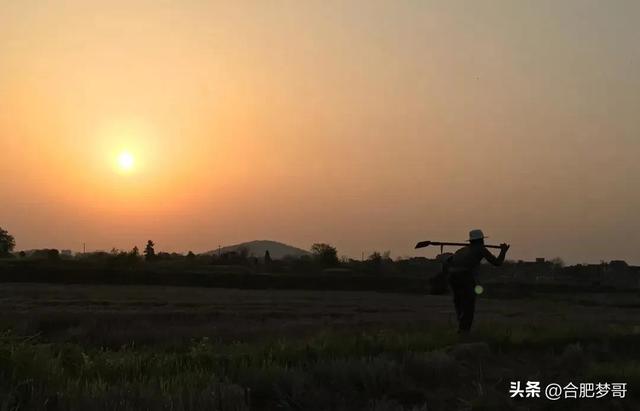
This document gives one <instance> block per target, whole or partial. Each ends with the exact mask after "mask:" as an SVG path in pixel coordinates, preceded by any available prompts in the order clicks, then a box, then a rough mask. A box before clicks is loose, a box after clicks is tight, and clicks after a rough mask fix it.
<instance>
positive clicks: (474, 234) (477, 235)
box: [469, 230, 488, 241]
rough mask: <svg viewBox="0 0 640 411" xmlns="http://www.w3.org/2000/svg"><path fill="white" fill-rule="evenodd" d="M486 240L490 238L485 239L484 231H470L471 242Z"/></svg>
mask: <svg viewBox="0 0 640 411" xmlns="http://www.w3.org/2000/svg"><path fill="white" fill-rule="evenodd" d="M484 238H488V237H485V235H484V233H483V232H482V230H471V231H469V241H475V240H482V239H484Z"/></svg>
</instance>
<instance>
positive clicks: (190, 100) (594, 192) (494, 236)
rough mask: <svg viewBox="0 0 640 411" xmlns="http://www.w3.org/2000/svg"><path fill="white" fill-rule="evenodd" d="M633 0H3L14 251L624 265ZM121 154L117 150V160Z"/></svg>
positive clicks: (634, 246)
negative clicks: (443, 251) (255, 246)
mask: <svg viewBox="0 0 640 411" xmlns="http://www.w3.org/2000/svg"><path fill="white" fill-rule="evenodd" d="M638 16H640V2H638V1H635V0H628V1H624V0H612V1H608V2H604V1H598V0H563V1H557V0H539V1H513V0H504V1H502V0H487V1H482V2H478V1H470V0H469V1H450V0H447V1H445V0H442V1H428V0H424V1H403V0H393V1H391V0H389V1H377V0H367V1H356V0H353V1H331V0H328V1H327V0H325V1H313V0H309V1H303V2H300V1H295V0H292V1H279V0H274V1H268V2H267V1H200V0H183V1H166V0H153V1H151V0H149V1H141V0H126V1H124V0H110V1H99V0H96V1H86V0H60V1H53V0H52V1H43V0H38V1H36V0H21V1H13V0H0V153H1V154H0V156H1V160H0V175H1V176H2V177H1V178H0V227H3V228H5V229H7V230H8V231H9V232H10V233H12V234H13V235H14V236H15V238H16V242H17V249H33V248H47V247H48V248H59V249H72V250H81V248H82V244H83V243H86V247H87V250H100V249H102V250H110V249H111V248H113V247H116V248H119V249H130V248H132V247H133V246H135V245H137V246H138V247H141V246H143V245H144V244H145V243H146V241H147V240H148V239H153V240H154V242H155V243H156V248H157V249H158V250H166V251H180V252H186V251H188V250H193V251H196V252H203V251H207V250H211V249H215V248H217V246H218V245H219V244H222V245H227V244H234V243H238V242H242V241H249V240H254V239H273V240H278V241H282V242H285V243H288V244H292V245H295V246H299V247H302V248H309V247H310V245H311V244H312V243H315V242H326V243H330V244H333V245H334V246H336V247H337V248H338V252H339V254H340V255H347V256H351V257H356V258H357V257H360V256H361V255H362V253H365V254H366V255H368V254H370V253H371V252H373V251H374V250H378V251H385V250H390V251H391V253H392V255H393V256H414V255H416V256H418V255H420V256H428V257H430V256H433V255H435V250H428V249H427V250H417V251H415V250H413V245H414V244H415V243H416V242H417V241H419V240H438V241H463V240H465V239H466V238H467V232H468V231H469V230H470V229H473V228H481V229H483V230H484V231H485V233H486V234H487V235H489V236H490V240H491V242H496V243H500V242H508V243H510V244H512V247H511V250H510V253H509V258H512V259H525V260H527V259H533V258H535V257H547V258H552V257H556V256H558V257H561V258H562V259H564V260H565V261H566V262H569V263H583V262H599V261H600V260H612V259H623V260H627V261H628V262H630V263H635V264H640V247H638V244H639V243H640V215H639V214H638V210H640V191H639V190H638V176H639V175H640V161H639V160H640V121H638V114H639V113H640V28H639V27H638V24H637V18H638ZM123 153H126V154H125V155H128V156H130V158H131V159H133V164H132V166H131V168H130V169H126V167H123V165H122V164H120V163H119V161H118V159H119V158H120V157H121V156H122V155H123Z"/></svg>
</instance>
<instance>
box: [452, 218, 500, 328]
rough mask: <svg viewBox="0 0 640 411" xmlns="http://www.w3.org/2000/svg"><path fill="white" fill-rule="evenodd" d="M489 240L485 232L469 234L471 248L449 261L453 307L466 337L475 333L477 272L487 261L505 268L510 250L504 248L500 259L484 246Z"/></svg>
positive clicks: (475, 231) (468, 247)
mask: <svg viewBox="0 0 640 411" xmlns="http://www.w3.org/2000/svg"><path fill="white" fill-rule="evenodd" d="M485 238H486V237H485V236H484V234H483V233H482V230H471V231H470V232H469V245H468V246H465V247H463V248H461V249H459V250H458V251H456V253H455V254H454V255H453V256H451V257H450V258H449V259H448V260H447V264H446V266H445V269H446V271H447V273H448V274H449V283H450V284H451V289H452V290H453V303H454V305H455V307H456V316H457V318H458V332H461V333H466V332H468V331H469V330H470V329H471V323H472V322H473V314H474V312H475V308H476V290H475V287H476V278H475V276H476V270H477V269H478V266H479V265H480V262H481V261H482V260H483V259H486V260H487V261H488V262H490V263H491V264H493V265H496V266H498V265H502V263H503V262H504V258H505V256H506V255H507V251H508V250H509V245H508V244H505V243H503V244H500V247H501V249H500V255H499V256H498V257H495V256H494V255H493V254H491V252H490V251H489V250H487V248H486V247H485V246H484V239H485Z"/></svg>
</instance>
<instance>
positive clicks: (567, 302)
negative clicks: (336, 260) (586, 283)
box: [0, 284, 640, 410]
mask: <svg viewBox="0 0 640 411" xmlns="http://www.w3.org/2000/svg"><path fill="white" fill-rule="evenodd" d="M639 313H640V297H639V296H638V295H637V294H636V293H609V294H605V293H591V294H586V293H585V294H570V295H567V294H559V293H555V294H552V293H549V294H537V295H533V296H529V297H526V298H505V296H504V295H503V296H502V297H501V298H480V299H479V300H478V307H477V313H476V315H477V316H476V319H477V320H476V323H475V325H474V331H473V332H472V334H471V335H470V336H467V337H464V338H461V337H459V336H458V335H457V334H456V332H455V319H454V315H453V311H452V304H451V301H450V296H427V295H418V294H391V293H375V292H338V291H302V290H295V291H290V290H234V289H214V288H189V287H158V286H93V285H92V286H80V285H45V284H3V285H0V329H2V330H3V333H2V334H1V335H0V398H1V400H0V410H17V409H47V410H56V409H60V410H62V409H74V410H84V409H96V410H98V409H103V410H115V409H118V410H133V409H167V410H169V409H170V410H195V409H212V410H245V409H290V410H293V409H296V410H327V409H340V410H351V409H372V410H405V409H406V410H427V409H428V410H450V409H453V410H455V409H488V410H493V409H513V410H528V409H594V410H595V409H621V410H624V409H629V410H632V409H638V406H639V405H640V401H639V400H640V390H638V388H637V387H639V386H640V344H639V343H640V322H639V321H638V314H639ZM527 380H531V381H541V382H542V383H543V387H544V385H545V384H546V383H551V382H558V383H560V384H561V385H563V386H564V385H566V384H567V383H569V382H573V383H574V384H578V383H580V382H594V383H597V382H605V381H606V382H626V383H628V387H627V388H628V391H627V393H626V398H624V399H620V398H616V399H613V398H612V397H611V395H609V396H607V397H605V398H603V399H589V400H576V399H566V400H565V399H563V400H560V401H550V400H547V399H544V398H536V399H510V398H509V397H510V396H509V383H510V382H511V381H523V382H524V381H527Z"/></svg>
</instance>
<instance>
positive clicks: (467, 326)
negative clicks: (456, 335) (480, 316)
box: [460, 286, 476, 332]
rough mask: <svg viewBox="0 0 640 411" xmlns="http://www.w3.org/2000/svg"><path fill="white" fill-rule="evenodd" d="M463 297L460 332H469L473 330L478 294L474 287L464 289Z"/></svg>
mask: <svg viewBox="0 0 640 411" xmlns="http://www.w3.org/2000/svg"><path fill="white" fill-rule="evenodd" d="M461 295H462V307H461V309H462V315H461V318H460V330H461V331H465V332H468V331H469V330H471V324H472V323H473V317H474V313H475V308H476V294H475V290H474V289H473V287H472V286H466V287H464V291H463V292H462V293H461Z"/></svg>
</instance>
